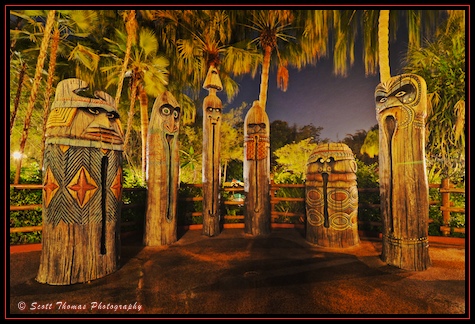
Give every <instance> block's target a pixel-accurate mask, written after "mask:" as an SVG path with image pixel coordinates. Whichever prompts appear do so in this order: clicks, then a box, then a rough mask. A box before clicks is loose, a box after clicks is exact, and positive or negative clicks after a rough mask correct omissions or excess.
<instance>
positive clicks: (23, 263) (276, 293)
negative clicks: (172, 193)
mask: <svg viewBox="0 0 475 324" xmlns="http://www.w3.org/2000/svg"><path fill="white" fill-rule="evenodd" d="M463 241H464V240H463ZM121 251H122V253H121V267H120V269H119V270H118V271H116V272H114V273H112V274H110V275H108V276H106V277H104V278H100V279H97V280H94V281H92V282H90V283H85V284H75V285H70V286H49V285H45V284H40V283H38V282H36V281H35V279H34V278H35V276H36V273H37V270H38V267H39V259H40V252H39V251H33V252H23V253H12V254H11V255H10V273H9V276H10V282H9V283H10V287H9V290H7V296H8V292H9V297H10V298H9V299H10V300H9V302H10V303H9V308H10V309H9V310H6V313H7V316H6V317H7V318H15V317H19V318H36V319H37V318H51V317H53V316H55V317H56V316H59V317H62V318H68V317H74V318H76V317H82V316H84V317H88V318H94V317H106V318H123V317H129V316H130V317H132V318H145V317H146V318H148V317H151V318H188V319H196V318H227V319H233V318H243V317H244V318H299V319H315V318H318V319H321V318H332V319H341V318H347V319H354V318H360V317H362V318H394V317H398V318H399V317H403V318H419V317H422V318H450V319H458V318H461V319H469V318H470V314H469V307H468V304H469V303H468V300H469V296H470V295H469V289H467V288H468V287H467V286H466V283H467V282H468V281H469V280H466V262H465V257H466V255H465V252H466V249H465V246H464V245H461V244H452V243H450V242H448V243H447V242H442V241H439V242H437V241H435V239H433V240H432V239H431V240H430V247H429V253H430V256H431V261H432V266H431V267H430V268H429V269H427V270H425V271H406V270H402V269H399V268H396V267H393V266H389V265H387V264H385V263H383V262H382V261H381V259H380V257H379V256H380V253H381V240H380V239H377V238H374V239H370V238H363V237H362V238H361V243H360V244H359V245H358V246H355V247H350V248H346V249H335V248H333V249H332V248H322V247H318V246H316V245H314V244H311V243H309V242H307V241H306V240H305V235H304V233H303V232H302V230H301V229H288V228H285V229H284V228H277V229H273V231H272V233H271V234H270V235H269V236H266V237H258V238H256V237H252V236H249V235H246V234H244V231H243V229H224V230H223V231H222V232H221V233H220V234H219V235H218V236H215V237H207V236H203V235H201V231H200V230H190V231H187V232H185V233H184V234H180V236H179V240H178V241H177V242H176V243H174V244H172V245H170V246H166V247H153V248H152V247H142V246H141V238H140V237H136V238H135V239H134V238H129V239H127V240H124V241H123V242H122V250H121ZM467 269H469V268H467ZM7 278H8V277H7ZM468 279H469V278H468ZM7 288H8V283H7ZM7 299H8V297H7ZM7 305H8V304H7ZM6 308H7V306H6ZM40 308H44V309H40ZM124 308H126V309H124Z"/></svg>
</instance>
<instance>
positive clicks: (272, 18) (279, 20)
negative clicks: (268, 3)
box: [248, 10, 295, 110]
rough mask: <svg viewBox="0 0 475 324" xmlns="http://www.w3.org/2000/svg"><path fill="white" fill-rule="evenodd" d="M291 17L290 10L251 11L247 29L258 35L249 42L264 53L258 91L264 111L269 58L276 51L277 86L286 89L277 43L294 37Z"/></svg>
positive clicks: (284, 62)
mask: <svg viewBox="0 0 475 324" xmlns="http://www.w3.org/2000/svg"><path fill="white" fill-rule="evenodd" d="M292 19H293V16H292V13H291V11H290V10H253V11H252V25H248V27H249V28H251V29H253V30H255V31H256V32H257V33H258V37H256V38H254V39H253V40H252V41H251V44H252V43H257V44H258V45H259V46H260V48H261V49H262V51H263V52H264V56H263V60H262V72H261V84H260V91H259V104H260V106H261V107H262V109H264V110H265V109H266V104H267V89H268V83H269V69H270V66H271V56H272V53H273V51H276V55H277V58H278V67H279V69H278V70H279V72H278V78H280V80H279V84H281V86H282V88H283V89H286V88H287V82H288V71H287V64H288V62H287V61H285V60H281V57H280V52H279V46H278V42H279V41H283V42H289V40H290V39H294V38H295V37H294V36H292V35H290V34H289V33H288V31H289V30H290V26H291V22H292Z"/></svg>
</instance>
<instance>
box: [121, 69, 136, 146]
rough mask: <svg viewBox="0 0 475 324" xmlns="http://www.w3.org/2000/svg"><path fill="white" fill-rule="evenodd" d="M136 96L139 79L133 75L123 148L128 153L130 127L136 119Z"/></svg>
mask: <svg viewBox="0 0 475 324" xmlns="http://www.w3.org/2000/svg"><path fill="white" fill-rule="evenodd" d="M135 98H137V81H136V79H135V76H132V93H131V94H130V106H129V118H128V119H127V129H126V131H125V138H124V146H123V150H124V153H125V154H126V149H127V144H128V143H129V139H130V129H131V128H132V122H133V120H134V113H135V109H134V107H135Z"/></svg>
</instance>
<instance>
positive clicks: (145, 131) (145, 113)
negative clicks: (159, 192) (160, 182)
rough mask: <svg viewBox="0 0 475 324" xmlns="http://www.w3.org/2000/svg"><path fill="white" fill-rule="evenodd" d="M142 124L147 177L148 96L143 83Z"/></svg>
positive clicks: (141, 99)
mask: <svg viewBox="0 0 475 324" xmlns="http://www.w3.org/2000/svg"><path fill="white" fill-rule="evenodd" d="M139 87H140V89H139V102H140V126H141V131H142V174H143V177H144V179H145V169H146V165H147V134H148V96H147V93H146V92H145V89H144V87H143V84H140V85H139Z"/></svg>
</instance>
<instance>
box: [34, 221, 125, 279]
mask: <svg viewBox="0 0 475 324" xmlns="http://www.w3.org/2000/svg"><path fill="white" fill-rule="evenodd" d="M106 227H107V228H106V231H105V233H106V236H105V240H104V242H105V251H104V249H103V247H101V233H102V226H101V224H96V223H89V224H85V225H80V224H66V223H64V222H62V221H61V222H60V223H59V224H58V225H56V226H53V225H52V224H45V225H43V237H42V249H41V259H40V267H39V270H38V274H37V277H36V281H38V282H40V283H46V284H50V285H70V284H75V283H83V282H88V281H90V280H94V279H98V278H102V277H104V276H106V275H108V274H111V273H112V272H114V271H116V270H117V269H118V263H119V257H120V232H119V226H118V223H117V222H109V223H107V224H106ZM104 252H105V253H104Z"/></svg>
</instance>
